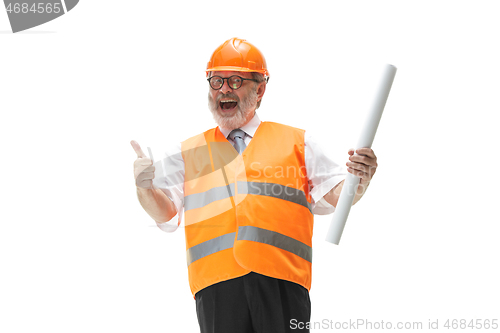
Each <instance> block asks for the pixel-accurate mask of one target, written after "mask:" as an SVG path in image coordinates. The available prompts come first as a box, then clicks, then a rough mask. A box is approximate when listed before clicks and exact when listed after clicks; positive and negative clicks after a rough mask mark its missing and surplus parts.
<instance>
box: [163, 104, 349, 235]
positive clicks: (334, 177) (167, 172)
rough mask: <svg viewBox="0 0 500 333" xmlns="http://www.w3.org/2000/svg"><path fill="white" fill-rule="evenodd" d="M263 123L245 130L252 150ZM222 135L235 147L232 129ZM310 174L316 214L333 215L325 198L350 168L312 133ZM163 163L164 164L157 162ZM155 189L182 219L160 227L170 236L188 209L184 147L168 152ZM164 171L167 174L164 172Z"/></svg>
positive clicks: (307, 140) (306, 140)
mask: <svg viewBox="0 0 500 333" xmlns="http://www.w3.org/2000/svg"><path fill="white" fill-rule="evenodd" d="M260 123H261V121H260V119H259V117H258V116H257V114H255V116H254V117H253V118H252V120H250V121H249V122H248V124H246V125H245V126H242V127H241V130H243V131H244V132H245V137H244V141H245V144H246V145H247V146H248V144H249V143H250V141H251V140H252V138H253V136H254V135H255V132H256V131H257V128H258V127H259V125H260ZM219 129H220V131H221V133H222V134H223V135H224V136H225V137H226V138H227V139H228V141H229V142H230V143H231V144H233V146H234V141H233V140H231V139H230V138H228V135H229V133H230V132H231V130H230V129H227V128H222V127H220V126H219ZM304 143H305V152H304V155H305V162H306V172H307V176H308V178H309V188H310V193H311V197H312V212H313V213H314V214H318V215H326V214H330V213H333V212H334V211H335V207H334V206H332V205H330V204H329V203H328V202H327V201H326V200H325V199H324V198H323V196H324V195H325V194H327V193H328V192H330V190H331V189H332V188H334V187H335V185H337V184H338V183H340V182H341V181H342V180H343V179H344V178H345V176H346V175H347V170H346V167H345V166H343V165H339V164H337V163H335V162H334V161H332V160H331V159H330V158H329V157H327V156H326V155H325V154H324V153H323V151H322V150H321V148H320V146H319V145H318V144H317V143H316V141H315V140H314V139H313V138H312V136H311V135H310V134H309V132H308V131H305V134H304ZM157 163H161V161H159V162H156V163H155V165H156V164H157ZM156 170H157V171H156V172H157V173H161V174H155V179H154V185H155V186H156V187H157V188H160V189H162V190H163V191H164V192H165V194H167V196H168V197H169V198H170V199H171V200H172V201H173V202H174V204H175V206H176V208H177V212H178V219H172V220H171V221H169V222H165V223H157V225H158V227H160V229H162V230H163V231H166V232H172V231H175V230H176V229H177V227H178V225H179V224H180V223H181V220H182V215H183V214H182V213H183V207H184V160H183V159H182V154H181V144H180V143H178V144H177V145H176V146H175V147H173V149H172V150H170V151H167V152H165V158H164V159H163V163H162V166H161V167H160V168H158V167H157V168H156ZM160 170H163V172H162V171H160Z"/></svg>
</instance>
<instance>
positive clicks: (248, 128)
mask: <svg viewBox="0 0 500 333" xmlns="http://www.w3.org/2000/svg"><path fill="white" fill-rule="evenodd" d="M259 125H260V119H259V116H257V112H255V115H254V116H253V118H252V119H251V120H250V121H249V122H248V124H246V125H245V126H242V127H240V129H241V130H243V131H244V132H245V133H246V134H247V135H248V136H250V137H251V138H253V136H254V135H255V131H257V128H259ZM219 130H220V132H221V133H222V134H223V135H224V137H225V138H227V136H228V135H229V133H231V131H232V130H230V129H227V128H224V127H220V126H219Z"/></svg>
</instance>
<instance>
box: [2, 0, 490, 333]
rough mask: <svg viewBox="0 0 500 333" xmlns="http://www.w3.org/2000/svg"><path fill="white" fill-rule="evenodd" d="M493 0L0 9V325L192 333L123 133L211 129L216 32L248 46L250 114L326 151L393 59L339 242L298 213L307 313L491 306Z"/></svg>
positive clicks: (373, 315)
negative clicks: (35, 21)
mask: <svg viewBox="0 0 500 333" xmlns="http://www.w3.org/2000/svg"><path fill="white" fill-rule="evenodd" d="M496 3H497V2H496V1H474V2H472V1H468V2H466V1H418V2H417V1H412V2H410V1H349V2H347V1H307V2H305V1H300V2H298V1H281V2H278V1H276V2H267V3H265V2H261V1H249V2H226V3H224V2H208V1H207V2H203V3H202V2H201V1H198V2H193V1H184V2H182V3H181V2H180V1H175V2H174V1H170V2H169V1H123V0H122V1H117V0H114V1H111V0H109V1H86V0H84V1H81V2H80V3H79V4H78V5H77V6H76V7H75V8H74V9H73V10H72V11H70V12H69V13H68V14H66V15H64V16H62V17H60V18H58V19H56V20H54V21H52V22H49V23H47V24H44V25H42V26H39V27H35V28H33V29H31V30H28V31H26V32H22V33H17V34H12V33H11V32H9V30H10V25H9V22H8V18H7V14H6V13H5V11H0V30H2V33H1V34H0V51H1V52H0V61H1V74H0V112H1V122H0V124H1V130H0V136H1V143H2V153H1V156H2V157H1V176H2V186H1V196H2V200H1V204H2V207H1V212H0V214H1V225H0V228H1V229H0V267H1V268H0V269H1V273H0V279H1V283H0V307H1V309H0V316H1V319H0V331H2V332H8V333H11V332H41V331H46V332H198V331H199V328H198V323H197V318H196V310H195V301H194V300H193V298H192V296H191V294H190V290H189V285H188V280H187V269H186V263H185V241H184V235H183V230H178V231H177V232H175V233H173V234H167V233H165V232H163V231H161V230H159V229H158V228H157V227H156V226H155V225H154V222H153V221H152V220H151V219H150V218H149V216H148V215H147V214H146V213H145V212H144V211H143V210H142V208H141V207H140V205H139V203H138V201H137V197H136V193H135V185H134V179H133V173H132V164H133V161H134V160H135V158H136V155H135V153H134V151H133V149H132V147H131V146H130V144H129V141H130V140H132V139H135V140H137V141H138V142H139V143H140V144H141V145H142V146H143V147H146V146H148V145H151V146H154V145H157V146H161V145H170V144H173V143H175V142H177V141H180V140H183V139H186V138H188V137H190V136H192V135H194V134H197V133H200V132H202V131H204V130H206V129H208V128H211V127H214V121H213V119H212V117H211V114H210V112H209V111H208V109H207V91H208V85H207V83H206V81H205V72H204V70H205V66H206V63H207V61H208V59H209V57H210V55H211V53H212V51H213V50H214V49H215V48H216V47H217V46H218V45H220V44H221V43H222V42H223V41H225V40H227V39H229V38H231V37H240V38H245V39H247V40H248V41H250V42H251V43H253V44H255V45H256V46H257V47H258V48H259V49H260V50H261V51H262V52H263V53H264V54H265V57H266V60H267V63H268V67H269V70H270V73H271V79H270V82H269V85H268V88H267V91H266V95H265V97H264V100H263V102H262V106H261V108H260V109H259V115H260V117H261V119H263V120H270V121H278V122H281V123H285V124H288V125H292V126H296V127H301V128H305V129H306V130H309V131H311V132H312V133H314V134H315V136H316V137H317V138H318V141H320V142H321V144H322V146H323V148H324V149H325V150H327V151H328V152H329V153H330V154H331V155H332V157H333V158H335V159H336V160H338V161H339V162H341V163H345V161H346V159H347V150H348V148H350V147H351V146H353V145H354V144H355V141H356V140H357V131H358V130H359V125H360V124H361V123H362V120H363V115H364V113H365V112H366V110H367V106H368V104H369V97H370V96H371V95H370V92H371V91H373V90H374V89H375V87H376V82H377V77H376V75H375V74H374V73H378V70H379V69H380V68H381V67H382V66H383V65H384V64H385V63H391V64H394V65H395V66H396V67H398V73H397V75H396V79H395V81H394V85H393V88H392V91H391V94H390V96H389V100H388V103H387V106H386V109H385V112H384V116H383V117H382V121H381V123H380V126H379V131H378V134H377V137H376V138H375V142H374V145H373V149H374V150H375V152H376V154H377V156H378V159H379V169H378V171H377V174H376V175H375V178H374V180H373V182H372V184H371V185H370V189H369V191H368V192H367V194H366V196H365V197H364V198H363V199H362V201H361V202H360V203H359V204H357V205H356V206H355V207H354V208H353V209H352V210H351V215H350V217H349V221H348V223H347V226H346V229H345V230H344V234H343V237H342V241H341V243H340V245H339V246H336V245H332V244H329V243H327V242H325V240H324V237H325V235H326V231H327V228H328V225H329V223H330V220H331V216H326V217H317V218H316V220H315V221H316V223H315V236H314V265H313V285H312V289H311V294H310V295H311V300H312V311H313V314H312V321H322V320H323V319H327V320H333V321H334V322H344V321H347V322H348V321H349V320H356V319H365V320H370V321H372V322H378V323H380V322H381V321H382V320H384V322H388V321H391V322H393V323H394V325H395V323H396V322H398V321H411V322H413V321H421V322H423V325H424V326H423V327H424V328H426V327H427V323H428V320H429V319H431V320H434V321H435V320H436V319H439V325H440V327H441V328H443V326H442V325H443V324H444V322H445V320H446V319H467V320H470V319H494V318H496V319H500V318H499V313H500V311H499V310H500V304H499V296H500V293H499V286H498V281H500V274H499V269H498V262H499V260H498V254H499V252H500V251H499V250H500V245H499V242H498V236H499V231H500V228H499V226H498V223H499V222H500V221H499V218H498V213H497V212H498V210H497V206H496V204H497V202H496V200H495V199H497V198H498V195H497V188H498V185H499V184H498V165H499V159H498V147H497V142H498V139H497V135H496V133H495V131H496V129H497V127H498V117H497V114H498V113H499V111H500V101H499V91H500V84H499V82H500V81H499V77H500V65H499V59H500V50H499V48H498V38H499V37H498V32H499V31H500V20H498V11H497V10H495V8H496V6H495V5H496ZM313 331H317V332H326V331H333V330H329V329H325V328H323V329H316V330H313ZM358 331H362V330H361V329H359V330H358ZM422 331H425V330H422ZM458 331H460V330H458ZM462 331H465V330H462ZM486 331H492V330H491V329H490V330H486Z"/></svg>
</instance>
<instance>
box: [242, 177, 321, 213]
mask: <svg viewBox="0 0 500 333" xmlns="http://www.w3.org/2000/svg"><path fill="white" fill-rule="evenodd" d="M238 193H239V194H255V195H265V196H269V197H273V198H278V199H283V200H286V201H290V202H294V203H296V204H299V205H302V206H304V207H306V208H307V209H309V211H310V212H311V213H312V210H311V204H310V203H309V202H308V201H307V198H306V194H305V193H304V192H303V191H301V190H298V189H296V188H293V187H288V186H283V185H280V184H274V183H257V182H238Z"/></svg>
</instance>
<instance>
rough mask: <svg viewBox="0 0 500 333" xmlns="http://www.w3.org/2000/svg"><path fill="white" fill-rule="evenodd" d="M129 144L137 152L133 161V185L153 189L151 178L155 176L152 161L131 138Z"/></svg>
mask: <svg viewBox="0 0 500 333" xmlns="http://www.w3.org/2000/svg"><path fill="white" fill-rule="evenodd" d="M130 144H131V145H132V148H134V151H135V152H136V154H137V159H136V160H135V162H134V177H135V185H136V186H137V187H141V188H145V189H153V179H154V178H155V167H154V165H153V161H151V159H150V158H148V157H147V156H146V154H144V152H143V151H142V149H141V146H139V144H138V143H137V142H136V141H134V140H132V141H130Z"/></svg>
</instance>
